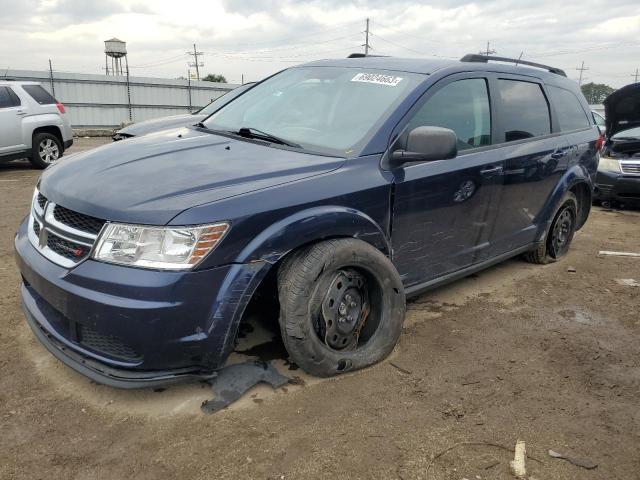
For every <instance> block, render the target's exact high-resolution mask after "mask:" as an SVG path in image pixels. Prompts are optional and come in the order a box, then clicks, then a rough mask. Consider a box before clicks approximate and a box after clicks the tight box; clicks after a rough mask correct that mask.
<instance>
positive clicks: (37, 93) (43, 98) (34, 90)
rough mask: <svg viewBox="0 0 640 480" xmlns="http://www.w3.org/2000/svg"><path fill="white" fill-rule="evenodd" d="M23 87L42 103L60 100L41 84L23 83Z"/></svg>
mask: <svg viewBox="0 0 640 480" xmlns="http://www.w3.org/2000/svg"><path fill="white" fill-rule="evenodd" d="M22 89H23V90H24V91H25V92H27V93H28V94H29V95H30V96H31V98H33V99H34V100H35V101H36V102H38V103H39V104H40V105H52V104H55V103H58V101H57V100H56V99H55V98H53V97H52V96H51V95H50V94H49V92H47V91H46V90H45V89H44V88H42V87H41V86H40V85H23V86H22Z"/></svg>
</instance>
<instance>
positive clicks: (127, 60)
mask: <svg viewBox="0 0 640 480" xmlns="http://www.w3.org/2000/svg"><path fill="white" fill-rule="evenodd" d="M121 61H122V60H121ZM124 61H125V64H126V66H127V102H128V103H129V121H130V122H133V110H132V108H131V81H130V79H129V59H128V58H127V56H126V55H125V56H124ZM120 73H122V64H120Z"/></svg>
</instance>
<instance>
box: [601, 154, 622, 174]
mask: <svg viewBox="0 0 640 480" xmlns="http://www.w3.org/2000/svg"><path fill="white" fill-rule="evenodd" d="M598 170H599V171H600V172H613V173H622V170H620V160H617V159H615V158H610V157H600V163H599V164H598Z"/></svg>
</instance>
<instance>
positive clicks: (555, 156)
mask: <svg viewBox="0 0 640 480" xmlns="http://www.w3.org/2000/svg"><path fill="white" fill-rule="evenodd" d="M566 155H567V151H566V150H556V151H555V152H553V153H552V154H551V158H553V159H554V160H559V159H561V158H562V157H564V156H566Z"/></svg>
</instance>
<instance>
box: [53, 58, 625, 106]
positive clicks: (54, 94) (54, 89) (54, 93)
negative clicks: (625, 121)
mask: <svg viewBox="0 0 640 480" xmlns="http://www.w3.org/2000/svg"><path fill="white" fill-rule="evenodd" d="M636 73H637V71H636ZM49 81H50V82H51V95H52V96H54V97H55V96H56V87H55V86H54V85H53V67H51V59H49Z"/></svg>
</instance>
